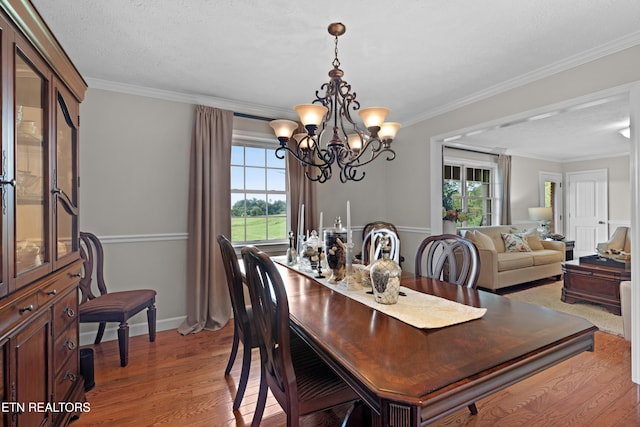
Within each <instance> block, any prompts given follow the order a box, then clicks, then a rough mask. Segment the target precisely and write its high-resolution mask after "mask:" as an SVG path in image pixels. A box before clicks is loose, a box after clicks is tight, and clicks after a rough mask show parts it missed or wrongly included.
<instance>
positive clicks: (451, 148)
mask: <svg viewBox="0 0 640 427" xmlns="http://www.w3.org/2000/svg"><path fill="white" fill-rule="evenodd" d="M445 148H448V149H449V150H460V151H468V152H470V153H478V154H487V155H489V156H496V157H500V154H495V153H489V152H487V151H479V150H472V149H471V148H458V147H450V146H448V145H443V146H442V151H443V152H444V150H445Z"/></svg>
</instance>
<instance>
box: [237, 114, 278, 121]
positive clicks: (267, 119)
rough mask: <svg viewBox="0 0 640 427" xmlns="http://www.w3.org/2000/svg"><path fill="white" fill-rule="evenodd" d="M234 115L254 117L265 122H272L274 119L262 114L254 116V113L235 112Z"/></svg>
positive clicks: (247, 117)
mask: <svg viewBox="0 0 640 427" xmlns="http://www.w3.org/2000/svg"><path fill="white" fill-rule="evenodd" d="M233 115H234V117H244V118H245V119H254V120H262V121H263V122H270V121H271V120H273V119H270V118H268V117H262V116H254V115H253V114H245V113H233Z"/></svg>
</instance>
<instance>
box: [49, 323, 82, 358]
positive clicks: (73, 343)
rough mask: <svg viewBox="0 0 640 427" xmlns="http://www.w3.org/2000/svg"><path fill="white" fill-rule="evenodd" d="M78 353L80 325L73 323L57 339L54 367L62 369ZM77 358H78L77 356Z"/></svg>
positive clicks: (54, 348)
mask: <svg viewBox="0 0 640 427" xmlns="http://www.w3.org/2000/svg"><path fill="white" fill-rule="evenodd" d="M77 351H78V325H77V323H73V324H72V325H71V326H70V327H69V328H68V329H66V330H65V331H64V332H63V333H61V334H60V336H59V337H58V338H56V340H55V342H54V347H53V365H54V366H57V367H58V368H60V367H61V366H62V365H63V364H64V362H65V361H66V360H67V358H69V356H70V355H72V354H73V355H75V354H76V352H77ZM76 357H77V356H76Z"/></svg>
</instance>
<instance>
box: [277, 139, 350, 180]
mask: <svg viewBox="0 0 640 427" xmlns="http://www.w3.org/2000/svg"><path fill="white" fill-rule="evenodd" d="M299 147H300V144H298V150H297V152H296V151H293V150H292V149H290V148H289V147H288V146H286V145H284V144H281V145H280V146H279V147H278V148H276V152H275V155H276V157H277V158H279V159H284V158H285V156H286V153H287V152H288V153H289V154H290V155H291V156H293V157H294V158H295V159H296V160H298V161H299V162H300V163H301V164H302V166H304V167H312V168H317V169H319V170H325V169H329V176H331V165H332V164H333V163H334V162H335V161H336V156H337V154H336V153H335V152H333V151H332V150H330V149H319V148H318V144H317V143H314V145H313V149H311V150H309V149H306V150H305V149H302V148H299ZM299 153H302V155H300V154H299ZM313 159H319V162H316V161H314V160H313ZM322 182H324V181H322Z"/></svg>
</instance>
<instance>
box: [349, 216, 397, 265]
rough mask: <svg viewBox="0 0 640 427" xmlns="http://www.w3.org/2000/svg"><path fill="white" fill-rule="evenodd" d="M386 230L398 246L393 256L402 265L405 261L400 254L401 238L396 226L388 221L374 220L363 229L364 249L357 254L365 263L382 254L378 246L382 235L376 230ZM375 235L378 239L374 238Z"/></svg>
mask: <svg viewBox="0 0 640 427" xmlns="http://www.w3.org/2000/svg"><path fill="white" fill-rule="evenodd" d="M385 230H386V233H388V234H390V235H392V237H391V238H392V239H393V240H394V243H393V244H394V246H395V247H396V250H395V253H393V252H392V254H391V258H392V259H394V260H395V261H396V262H397V263H398V264H400V265H402V263H403V262H404V257H403V256H402V255H401V254H400V238H399V237H398V230H397V228H396V226H395V225H393V224H392V223H390V222H387V221H373V222H370V223H368V224H366V225H365V226H364V228H363V229H362V250H361V252H360V254H358V255H356V258H359V259H360V261H361V262H362V263H363V264H369V263H370V262H371V260H372V259H375V258H378V257H379V256H380V249H379V247H378V246H377V243H378V242H377V240H378V239H379V237H380V236H379V235H378V234H377V233H376V232H377V231H385ZM374 236H375V237H376V239H372V237H374ZM372 254H373V256H372ZM376 254H377V255H376Z"/></svg>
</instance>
